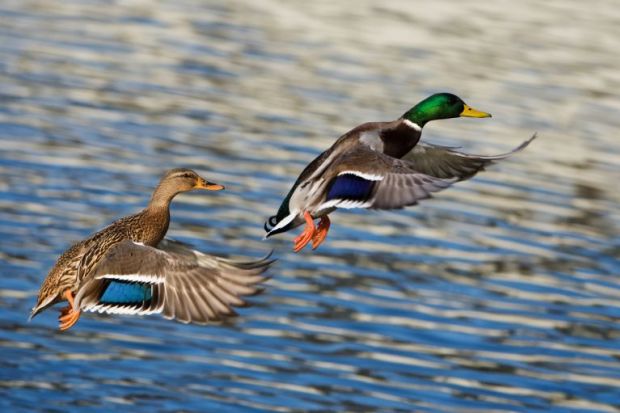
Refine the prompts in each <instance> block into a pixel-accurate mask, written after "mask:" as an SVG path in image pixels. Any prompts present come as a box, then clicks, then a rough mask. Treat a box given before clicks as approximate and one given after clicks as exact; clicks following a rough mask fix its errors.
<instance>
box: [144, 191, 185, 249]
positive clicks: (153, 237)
mask: <svg viewBox="0 0 620 413" xmlns="http://www.w3.org/2000/svg"><path fill="white" fill-rule="evenodd" d="M177 194H178V191H177V190H176V189H173V188H170V187H169V186H166V185H159V186H158V187H157V188H156V189H155V192H153V196H152V197H151V201H150V202H149V205H148V206H147V207H146V209H145V210H144V218H145V219H146V225H145V227H146V228H148V231H146V232H145V234H144V238H145V240H144V241H143V242H144V243H145V244H147V245H157V244H158V243H159V241H161V240H162V239H163V238H164V236H165V235H166V232H167V231H168V225H169V224H170V202H171V201H172V199H173V198H174V197H175V196H176V195H177Z"/></svg>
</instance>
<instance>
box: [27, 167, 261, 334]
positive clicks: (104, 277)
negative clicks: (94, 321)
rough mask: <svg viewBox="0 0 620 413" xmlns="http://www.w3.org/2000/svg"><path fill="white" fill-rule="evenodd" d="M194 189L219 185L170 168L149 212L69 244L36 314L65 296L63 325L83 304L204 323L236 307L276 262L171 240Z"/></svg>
mask: <svg viewBox="0 0 620 413" xmlns="http://www.w3.org/2000/svg"><path fill="white" fill-rule="evenodd" d="M194 189H205V190H208V191H219V190H222V189H224V187H223V186H221V185H218V184H215V183H212V182H208V181H206V180H204V179H203V178H201V177H200V176H199V175H198V174H197V173H196V172H194V171H192V170H191V169H172V170H170V171H168V172H167V173H166V174H165V175H164V177H163V178H162V179H161V181H160V182H159V185H157V188H156V189H155V191H154V192H153V195H152V197H151V200H150V202H149V204H148V206H147V207H146V208H145V209H144V210H142V211H141V212H139V213H137V214H135V215H131V216H128V217H125V218H121V219H119V220H118V221H116V222H114V223H113V224H111V225H109V226H108V227H106V228H104V229H102V230H101V231H99V232H97V233H95V234H94V235H92V236H90V237H89V238H87V239H85V240H84V241H81V242H78V243H77V244H75V245H73V246H72V247H70V248H69V249H68V250H67V251H65V252H64V253H63V254H62V255H61V256H60V258H59V259H58V261H57V262H56V265H54V267H53V268H52V269H51V271H50V272H49V274H48V275H47V278H46V279H45V280H44V281H43V284H42V286H41V290H40V292H39V296H38V299H37V303H36V305H35V306H34V308H33V309H32V313H31V315H30V318H32V317H34V316H35V315H37V314H39V313H40V312H41V311H43V310H45V309H46V308H48V307H50V306H52V305H54V304H56V303H58V302H60V301H64V300H66V301H68V302H69V305H68V306H67V307H65V308H63V309H62V310H61V312H60V316H59V320H60V330H66V329H68V328H70V327H71V326H73V325H74V324H75V323H76V322H77V320H78V318H79V317H80V313H81V312H82V311H97V312H100V313H112V314H139V315H142V314H154V313H161V314H163V316H164V317H166V318H168V319H176V320H178V321H180V322H183V323H189V322H192V323H198V324H204V323H207V322H209V321H217V320H220V319H222V318H223V317H226V316H232V315H234V314H235V312H234V310H233V309H232V307H233V306H243V305H244V304H246V303H245V301H244V300H243V298H242V297H243V296H248V295H252V294H256V293H258V292H259V291H261V289H260V287H259V286H257V284H259V283H261V282H262V281H264V280H265V279H266V277H265V276H263V275H261V274H262V273H263V272H264V271H265V270H266V269H267V267H268V266H269V265H270V264H271V263H272V260H269V257H268V256H267V257H265V258H263V259H260V260H257V261H245V262H239V261H232V260H228V259H224V258H220V257H215V256H210V255H206V254H203V253H201V252H199V251H195V250H193V249H192V248H191V247H190V246H189V245H187V244H184V243H180V242H177V241H172V240H169V239H164V236H165V235H166V232H167V231H168V224H169V222H170V202H171V201H172V199H173V198H174V197H175V196H176V195H178V194H180V193H182V192H187V191H191V190H194Z"/></svg>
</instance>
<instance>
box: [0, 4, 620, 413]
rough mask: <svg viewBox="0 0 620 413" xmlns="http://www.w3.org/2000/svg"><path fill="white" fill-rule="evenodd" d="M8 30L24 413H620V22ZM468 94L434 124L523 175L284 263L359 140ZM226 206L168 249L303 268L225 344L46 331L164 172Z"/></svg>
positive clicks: (135, 321)
mask: <svg viewBox="0 0 620 413" xmlns="http://www.w3.org/2000/svg"><path fill="white" fill-rule="evenodd" d="M595 3H596V4H584V3H582V2H578V1H572V0H571V1H550V2H546V3H544V4H543V3H540V2H536V1H533V0H531V1H530V0H528V1H525V2H521V3H519V4H513V3H506V2H485V3H484V4H479V5H474V4H472V5H469V6H466V7H465V6H464V4H463V3H462V2H456V1H445V2H434V3H432V4H430V3H428V2H427V3H425V4H424V7H422V6H421V5H416V6H415V7H414V5H413V4H412V3H411V2H406V1H394V2H383V3H381V4H377V3H376V2H371V1H361V2H356V3H355V4H353V3H348V2H344V3H338V2H336V3H334V2H326V1H319V2H312V3H308V2H302V1H292V2H286V3H280V2H275V1H271V0H260V1H256V2H243V1H232V2H228V3H226V4H223V3H220V2H210V1H191V0H183V1H179V2H161V3H155V2H148V1H138V0H136V1H119V2H109V1H103V0H101V1H99V0H92V1H77V0H75V1H63V2H37V1H17V0H9V1H3V2H0V274H1V277H0V325H1V328H0V396H1V397H0V410H1V411H6V412H34V411H37V412H63V413H66V412H74V411H76V412H77V411H79V412H110V411H113V410H114V409H119V410H123V411H129V412H138V413H139V412H153V411H155V412H206V411H209V412H215V411H218V412H219V411H221V412H317V413H318V412H548V411H553V412H617V411H620V329H619V328H618V320H619V318H620V304H619V302H620V282H619V280H618V276H619V275H620V235H619V234H620V213H619V209H618V204H619V203H620V195H619V193H618V190H617V188H618V182H619V181H620V166H619V162H618V159H620V158H619V157H620V144H619V143H618V142H619V141H618V139H617V131H618V130H619V128H620V104H619V102H620V101H619V100H618V94H617V91H618V90H620V75H619V73H620V72H618V70H617V68H618V65H619V64H620V58H619V57H618V53H617V45H618V39H620V26H619V25H618V24H617V22H618V21H619V20H620V8H618V7H617V6H616V4H615V2H613V1H610V0H601V1H597V2H595ZM440 90H447V91H451V92H455V93H457V94H459V95H460V96H462V97H463V98H464V99H465V100H466V101H467V102H468V103H470V104H471V105H472V106H474V107H476V108H480V109H481V110H486V111H489V112H492V113H493V116H494V117H493V118H492V119H484V120H478V119H476V120H472V119H456V120H449V121H441V122H437V123H433V124H430V125H429V126H428V127H427V128H426V129H425V137H426V138H427V139H428V140H430V141H433V142H435V143H440V144H448V145H462V146H464V148H465V149H466V150H467V151H469V152H474V153H475V152H479V153H497V152H502V151H505V150H507V149H509V148H511V147H513V146H516V145H517V144H518V143H520V142H521V141H523V140H524V139H526V138H527V137H529V136H530V135H531V134H532V133H533V132H534V131H538V133H539V138H538V139H537V140H536V141H535V142H534V143H533V144H532V145H531V146H530V147H529V148H528V149H527V150H526V151H525V152H524V153H522V154H520V155H518V156H515V157H514V158H512V159H511V160H509V161H506V162H503V163H501V164H499V165H496V166H494V167H492V168H490V170H489V171H487V172H485V173H483V174H481V175H479V176H478V177H476V178H475V179H473V180H471V181H468V182H464V183H461V184H458V185H457V186H455V187H454V188H451V189H450V190H448V191H445V192H442V193H441V194H439V195H437V196H436V198H435V199H433V200H431V201H428V202H423V203H422V204H421V205H419V206H417V207H415V208H410V209H406V210H402V211H394V212H369V211H363V212H359V213H358V212H348V211H347V212H337V213H336V214H334V215H333V221H334V225H333V227H332V230H331V231H330V235H329V237H328V239H327V241H326V242H325V244H324V245H322V246H321V247H320V248H319V249H318V250H317V251H315V252H314V253H311V252H310V251H309V250H308V251H303V252H302V253H300V254H294V253H292V252H291V247H292V243H291V240H292V238H293V236H291V234H285V235H282V236H279V237H276V238H275V239H270V240H269V241H261V238H262V236H263V231H262V222H263V220H264V218H266V217H267V216H269V215H271V214H273V212H274V211H275V210H276V208H277V206H278V205H279V202H280V200H281V199H282V197H283V195H284V194H285V193H286V191H287V190H288V188H289V186H290V185H291V183H292V182H293V181H294V179H295V177H296V175H297V174H298V173H299V172H300V171H301V169H302V168H303V166H304V165H305V164H306V163H307V162H308V161H310V160H311V159H312V158H313V157H315V156H316V155H317V154H318V153H320V152H321V151H322V150H324V149H325V148H327V147H328V146H329V145H330V144H331V143H332V142H333V141H334V140H335V139H336V138H337V137H338V136H339V135H340V134H342V133H343V132H345V131H347V130H349V129H350V128H352V127H353V126H355V125H357V124H359V123H361V122H364V121H368V120H389V119H393V118H396V117H397V116H399V115H400V114H401V113H403V112H404V111H405V110H406V109H408V108H409V107H410V106H412V105H413V104H414V103H416V102H417V101H419V100H420V99H422V98H423V97H425V96H426V95H428V94H429V93H432V92H435V91H440ZM179 166H184V167H191V168H195V169H196V170H198V171H200V172H201V173H202V174H203V175H204V176H205V177H207V178H208V179H211V180H213V181H216V182H220V183H222V184H224V185H226V188H227V190H226V191H222V192H218V193H208V194H205V193H191V194H186V195H182V196H180V197H178V198H177V200H176V202H175V203H174V205H173V211H172V214H173V221H172V225H171V229H170V235H171V236H173V237H175V238H177V239H181V240H184V241H188V242H190V243H192V244H194V245H195V246H196V247H197V248H198V249H200V250H202V251H205V252H209V253H214V254H223V255H232V256H239V255H250V256H255V257H257V256H260V255H262V254H263V253H265V252H266V251H268V250H269V249H271V248H274V249H275V250H276V256H277V257H278V258H279V261H278V263H277V265H276V266H274V267H273V269H272V270H271V274H272V275H273V278H272V279H271V280H270V281H269V282H268V283H267V289H266V291H265V293H264V294H262V295H260V296H257V297H255V298H254V299H253V304H254V305H253V306H252V307H249V308H247V309H242V310H241V311H240V317H239V318H237V319H235V320H232V321H230V322H227V323H225V324H222V325H213V326H207V327H204V326H191V325H182V324H177V323H173V322H169V321H166V320H163V319H160V318H159V317H155V316H154V317H144V318H132V317H120V316H119V317H112V316H100V315H92V314H87V315H85V316H83V317H82V318H81V320H80V322H79V323H78V324H77V325H76V326H75V327H74V328H73V329H71V330H69V331H68V332H65V333H61V332H58V331H57V329H56V326H57V322H56V317H57V313H56V312H54V311H48V312H46V313H44V314H42V315H41V316H39V317H37V318H35V319H34V320H33V321H32V322H30V323H28V322H27V316H28V314H29V310H30V308H31V307H32V305H33V304H34V301H35V298H36V293H37V290H38V287H39V285H40V283H41V281H42V279H43V277H44V276H45V274H46V273H47V271H48V270H49V268H50V267H51V266H52V265H53V263H54V261H55V259H56V257H57V256H58V254H60V253H61V252H62V251H63V250H64V249H65V248H66V247H67V246H68V245H69V244H70V243H71V242H73V241H76V240H79V239H81V238H83V237H85V236H87V235H88V234H89V233H91V232H92V231H94V230H96V229H98V228H101V227H103V226H104V225H106V224H108V223H109V222H111V221H113V220H114V219H116V218H118V217H120V216H123V215H127V214H130V213H132V212H135V211H137V210H139V209H140V208H142V207H143V206H144V205H145V204H146V202H147V201H148V199H149V196H150V193H151V190H152V188H153V187H154V185H155V184H156V183H157V181H158V178H159V176H160V175H161V173H162V172H163V170H165V169H167V168H172V167H179Z"/></svg>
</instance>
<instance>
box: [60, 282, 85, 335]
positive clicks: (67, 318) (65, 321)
mask: <svg viewBox="0 0 620 413" xmlns="http://www.w3.org/2000/svg"><path fill="white" fill-rule="evenodd" d="M63 295H64V296H65V298H66V299H67V301H69V305H68V306H67V307H63V308H62V309H61V310H60V316H58V320H59V321H60V326H59V327H58V328H59V329H60V331H65V330H67V329H69V328H71V327H72V326H73V325H74V324H75V323H77V321H78V319H79V318H80V314H81V312H80V310H78V309H76V308H75V302H74V301H73V293H72V292H71V290H66V291H65V293H64V294H63Z"/></svg>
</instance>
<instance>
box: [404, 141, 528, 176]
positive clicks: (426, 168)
mask: <svg viewBox="0 0 620 413" xmlns="http://www.w3.org/2000/svg"><path fill="white" fill-rule="evenodd" d="M535 138H536V134H534V135H532V137H531V138H530V139H528V140H526V141H525V142H523V143H522V144H521V145H519V146H517V147H516V148H515V149H513V150H512V151H510V152H507V153H503V154H500V155H491V156H485V155H470V154H467V153H463V152H459V151H457V150H455V148H449V147H446V146H439V145H433V144H430V143H426V142H420V143H418V144H417V145H416V146H415V147H414V148H413V149H412V150H411V151H410V152H409V153H408V154H407V155H405V156H404V157H403V160H406V161H408V162H411V164H412V166H413V167H414V168H415V169H416V170H417V171H419V172H422V173H425V174H427V175H430V176H434V177H436V178H444V179H447V178H457V179H458V180H459V181H462V180H465V179H469V178H471V177H472V176H474V175H476V174H477V173H478V172H480V171H482V170H484V168H485V167H486V166H488V165H491V164H492V163H494V162H496V161H500V160H502V159H506V158H508V157H509V156H511V155H514V154H515V153H517V152H520V151H522V150H523V149H525V148H526V147H527V146H528V145H529V144H530V142H532V141H533V140H534V139H535Z"/></svg>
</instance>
